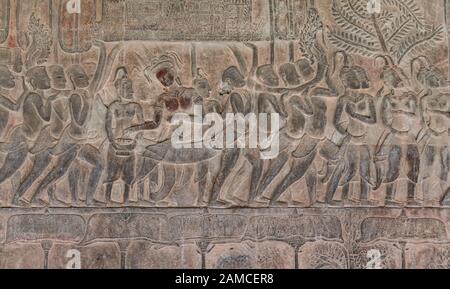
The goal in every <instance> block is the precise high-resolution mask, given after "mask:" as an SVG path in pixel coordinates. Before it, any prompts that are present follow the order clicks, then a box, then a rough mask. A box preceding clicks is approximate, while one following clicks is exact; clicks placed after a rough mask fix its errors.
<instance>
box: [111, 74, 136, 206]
mask: <svg viewBox="0 0 450 289" xmlns="http://www.w3.org/2000/svg"><path fill="white" fill-rule="evenodd" d="M114 86H115V88H116V90H117V98H118V100H116V101H114V102H113V103H111V104H110V105H109V106H108V112H107V115H106V133H107V136H108V140H109V142H110V145H109V148H108V156H107V164H106V172H107V179H106V181H105V183H106V200H107V201H112V199H111V194H112V190H113V185H114V184H115V183H116V182H117V181H119V180H122V181H123V182H124V188H123V194H124V197H123V198H124V202H126V203H128V202H129V197H130V191H131V188H132V184H133V181H134V179H135V159H136V157H135V151H134V150H135V148H136V144H137V141H136V139H130V138H128V137H127V136H126V135H125V133H126V130H127V129H128V128H130V127H133V126H135V125H139V124H142V123H144V115H143V110H142V107H141V105H140V104H138V103H136V102H134V101H133V94H134V91H133V82H132V80H131V79H130V78H129V75H128V71H127V69H126V68H125V67H119V68H118V69H117V70H116V73H115V80H114ZM135 118H137V122H135V120H134V119H135Z"/></svg>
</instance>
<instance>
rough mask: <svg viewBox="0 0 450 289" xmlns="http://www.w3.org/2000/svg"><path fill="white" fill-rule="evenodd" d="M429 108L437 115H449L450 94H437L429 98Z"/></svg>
mask: <svg viewBox="0 0 450 289" xmlns="http://www.w3.org/2000/svg"><path fill="white" fill-rule="evenodd" d="M426 104H427V107H428V109H429V110H431V111H433V112H437V113H441V112H442V113H448V111H449V104H450V94H445V93H441V94H437V95H432V96H430V97H428V99H427V102H426Z"/></svg>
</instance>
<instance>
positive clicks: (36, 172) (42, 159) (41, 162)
mask: <svg viewBox="0 0 450 289" xmlns="http://www.w3.org/2000/svg"><path fill="white" fill-rule="evenodd" d="M51 160H52V155H51V154H50V153H48V152H47V151H43V152H41V153H39V154H37V155H36V156H35V157H34V162H33V167H32V169H31V171H30V173H29V174H28V175H27V176H26V177H25V179H24V180H23V181H22V183H21V184H20V186H19V189H18V190H17V193H16V196H15V198H14V200H15V202H16V203H17V202H18V201H19V200H21V201H24V202H26V203H30V202H31V201H32V200H33V199H34V197H35V196H36V192H33V194H32V196H31V197H29V198H26V197H25V193H26V191H27V190H28V189H29V188H30V187H31V186H32V184H33V183H34V182H35V181H36V180H37V179H38V178H39V176H41V175H42V173H43V172H44V171H45V170H46V169H47V167H48V165H49V164H50V162H51Z"/></svg>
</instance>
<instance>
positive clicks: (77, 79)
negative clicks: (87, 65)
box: [68, 65, 89, 88]
mask: <svg viewBox="0 0 450 289" xmlns="http://www.w3.org/2000/svg"><path fill="white" fill-rule="evenodd" d="M68 74H69V77H70V80H71V81H72V83H73V84H74V85H75V87H77V88H86V87H88V86H89V77H88V75H87V73H86V71H85V70H84V68H83V67H81V66H80V65H74V66H72V67H71V68H69V71H68Z"/></svg>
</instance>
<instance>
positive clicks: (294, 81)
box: [278, 63, 300, 86]
mask: <svg viewBox="0 0 450 289" xmlns="http://www.w3.org/2000/svg"><path fill="white" fill-rule="evenodd" d="M278 74H279V75H280V76H281V79H283V82H284V84H285V85H286V86H288V85H290V86H293V85H299V84H300V76H299V75H298V73H297V69H296V68H295V65H294V64H293V63H285V64H283V65H281V66H280V68H279V69H278Z"/></svg>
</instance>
